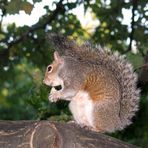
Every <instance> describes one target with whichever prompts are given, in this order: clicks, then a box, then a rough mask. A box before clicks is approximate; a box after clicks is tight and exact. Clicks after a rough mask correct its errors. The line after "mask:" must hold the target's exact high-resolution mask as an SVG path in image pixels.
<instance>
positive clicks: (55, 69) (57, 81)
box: [43, 51, 64, 87]
mask: <svg viewBox="0 0 148 148" xmlns="http://www.w3.org/2000/svg"><path fill="white" fill-rule="evenodd" d="M63 64H64V59H63V58H62V57H61V56H60V55H59V54H58V52H57V51H55V52H54V61H53V62H52V63H51V64H50V65H48V66H47V69H46V72H45V77H44V80H43V83H44V84H46V85H48V86H52V87H56V86H63V80H62V79H61V78H60V77H59V70H60V69H61V68H62V66H63Z"/></svg>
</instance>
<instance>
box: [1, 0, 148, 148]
mask: <svg viewBox="0 0 148 148" xmlns="http://www.w3.org/2000/svg"><path fill="white" fill-rule="evenodd" d="M48 32H58V33H61V34H64V35H65V36H70V37H72V38H75V39H76V40H77V41H78V42H81V43H83V42H84V41H90V42H92V43H93V44H101V45H102V46H107V47H109V48H110V49H111V50H113V51H119V52H120V53H121V54H125V55H126V57H127V59H128V60H129V61H130V62H131V63H132V64H133V66H134V70H135V72H136V73H138V76H139V79H138V84H137V85H138V87H140V88H141V100H140V110H139V112H138V113H137V115H136V117H134V119H133V122H134V123H133V124H132V125H131V126H129V127H128V128H126V129H125V130H123V131H121V132H116V133H114V134H111V135H112V136H114V137H116V138H118V139H121V140H123V141H126V142H128V143H132V144H135V145H138V146H140V147H145V148H146V147H148V48H147V47H148V3H146V0H140V1H139V0H85V1H84V0H60V1H59V0H0V120H44V119H50V120H58V121H63V122H65V121H68V120H70V119H71V114H70V112H69V110H68V107H67V106H68V102H64V101H60V102H58V103H50V102H49V101H48V93H49V91H50V89H49V88H48V87H46V86H45V85H43V84H42V80H43V77H44V73H45V70H46V66H47V65H48V64H49V63H50V62H51V61H52V53H53V49H52V48H51V47H50V43H49V42H48V40H47V38H46V34H47V33H48Z"/></svg>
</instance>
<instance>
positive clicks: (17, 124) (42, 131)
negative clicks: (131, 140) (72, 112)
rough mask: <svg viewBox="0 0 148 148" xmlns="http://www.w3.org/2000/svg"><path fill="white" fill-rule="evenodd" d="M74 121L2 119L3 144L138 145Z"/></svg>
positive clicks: (55, 147)
mask: <svg viewBox="0 0 148 148" xmlns="http://www.w3.org/2000/svg"><path fill="white" fill-rule="evenodd" d="M134 147H136V146H133V145H130V144H126V143H124V142H122V141H120V140H117V139H115V138H112V137H109V136H106V135H104V134H100V133H96V132H92V131H88V130H85V129H82V128H80V127H78V126H77V125H75V124H74V123H60V122H50V121H0V148H134Z"/></svg>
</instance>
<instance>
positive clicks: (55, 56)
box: [54, 51, 63, 63]
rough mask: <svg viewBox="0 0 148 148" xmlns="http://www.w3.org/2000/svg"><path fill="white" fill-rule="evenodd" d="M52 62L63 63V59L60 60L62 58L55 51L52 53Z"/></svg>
mask: <svg viewBox="0 0 148 148" xmlns="http://www.w3.org/2000/svg"><path fill="white" fill-rule="evenodd" d="M54 60H55V61H57V62H59V63H63V59H62V57H60V55H59V53H58V52H57V51H55V52H54Z"/></svg>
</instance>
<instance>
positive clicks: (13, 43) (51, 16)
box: [0, 0, 65, 56]
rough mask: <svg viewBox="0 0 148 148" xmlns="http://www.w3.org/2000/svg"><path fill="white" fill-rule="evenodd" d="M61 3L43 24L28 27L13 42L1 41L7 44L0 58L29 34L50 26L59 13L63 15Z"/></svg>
mask: <svg viewBox="0 0 148 148" xmlns="http://www.w3.org/2000/svg"><path fill="white" fill-rule="evenodd" d="M62 2H63V0H60V1H59V2H58V3H57V6H56V9H55V10H54V11H53V12H52V14H51V15H50V16H48V17H47V18H48V19H47V21H45V22H44V23H41V24H40V22H38V23H36V24H35V25H32V27H30V28H29V30H28V31H27V32H25V33H24V34H22V35H20V36H19V37H18V38H16V39H15V40H13V41H12V42H10V43H8V42H7V41H6V40H2V41H5V44H7V46H8V47H7V48H5V49H3V51H1V52H0V56H4V55H7V54H8V52H9V49H10V48H11V47H12V46H14V45H15V44H18V43H19V42H21V41H22V40H23V39H24V38H26V37H27V36H28V35H29V33H32V32H34V31H36V30H39V29H45V28H46V26H47V25H48V24H50V23H51V22H52V21H53V20H54V19H55V18H56V17H57V16H58V14H59V13H64V12H65V8H64V5H63V4H62ZM2 41H0V42H2Z"/></svg>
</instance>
